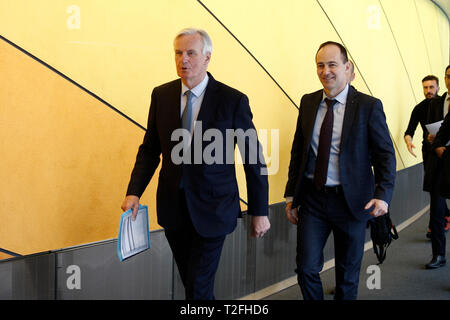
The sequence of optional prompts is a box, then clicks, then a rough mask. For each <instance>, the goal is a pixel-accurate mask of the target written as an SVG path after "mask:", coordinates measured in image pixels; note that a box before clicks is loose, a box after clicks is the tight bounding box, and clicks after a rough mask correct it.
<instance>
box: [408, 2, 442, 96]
mask: <svg viewBox="0 0 450 320" xmlns="http://www.w3.org/2000/svg"><path fill="white" fill-rule="evenodd" d="M414 3H415V5H416V7H417V11H418V13H419V17H420V24H421V26H422V29H423V34H424V39H425V44H426V48H427V51H428V55H429V57H430V60H429V61H430V68H431V72H432V73H433V74H435V75H436V76H439V79H440V80H443V79H442V77H443V75H444V74H445V67H446V66H447V65H448V63H449V57H448V55H447V56H444V55H442V53H443V49H442V47H447V50H448V44H449V38H448V36H447V38H445V39H444V38H441V35H440V34H439V30H440V28H439V19H438V16H443V13H442V12H441V11H440V10H439V9H438V8H437V7H436V6H435V5H433V3H431V1H427V0H414ZM447 23H448V22H447ZM447 30H448V24H447ZM447 35H448V31H447ZM442 36H445V33H444V34H443V35H442ZM444 91H445V86H444Z"/></svg>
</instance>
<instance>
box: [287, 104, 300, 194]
mask: <svg viewBox="0 0 450 320" xmlns="http://www.w3.org/2000/svg"><path fill="white" fill-rule="evenodd" d="M302 101H303V98H302ZM301 122H302V102H300V109H299V113H298V117H297V125H296V129H295V133H294V141H293V142H292V148H291V160H290V162H289V172H288V182H287V183H286V189H285V192H284V197H285V198H286V197H293V196H294V193H295V188H296V185H297V181H298V179H299V174H300V167H301V161H302V150H303V144H304V136H303V131H302V126H301Z"/></svg>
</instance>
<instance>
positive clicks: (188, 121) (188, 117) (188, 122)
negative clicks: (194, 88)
mask: <svg viewBox="0 0 450 320" xmlns="http://www.w3.org/2000/svg"><path fill="white" fill-rule="evenodd" d="M184 95H185V96H186V107H185V108H184V111H183V115H182V117H181V125H182V126H183V128H184V129H186V130H188V131H189V133H192V128H191V127H192V96H193V94H192V92H191V90H188V91H186V92H185V93H184Z"/></svg>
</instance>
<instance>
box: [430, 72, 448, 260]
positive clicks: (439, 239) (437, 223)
mask: <svg viewBox="0 0 450 320" xmlns="http://www.w3.org/2000/svg"><path fill="white" fill-rule="evenodd" d="M445 85H446V87H447V92H446V93H444V94H443V95H442V96H441V97H436V98H434V99H433V100H431V102H430V107H429V109H428V117H427V123H434V122H437V121H441V120H442V119H444V117H446V115H447V114H448V113H449V108H450V99H449V92H450V65H449V66H448V67H447V68H446V69H445ZM445 128H446V126H444V130H442V132H441V134H440V137H439V139H438V141H437V142H436V143H435V142H434V139H435V136H434V135H432V134H429V135H428V141H429V142H430V143H431V144H432V149H436V148H437V147H439V150H438V151H439V152H438V153H435V152H429V153H428V155H427V163H426V167H425V176H424V179H423V190H425V191H428V192H429V193H430V229H431V249H432V253H433V257H432V258H431V261H430V262H429V263H427V264H426V265H425V267H426V268H427V269H436V268H439V267H443V266H444V265H445V264H446V262H447V261H446V258H445V253H446V239H445V231H444V230H445V218H444V217H445V214H446V211H447V203H446V200H445V197H443V196H442V194H441V192H442V191H444V190H445V188H444V189H442V185H441V183H442V182H444V183H445V181H446V180H447V178H444V177H443V171H442V170H443V161H442V153H443V151H444V150H445V144H446V143H447V141H444V140H443V139H442V138H443V137H445V135H443V132H445ZM439 131H441V130H439Z"/></svg>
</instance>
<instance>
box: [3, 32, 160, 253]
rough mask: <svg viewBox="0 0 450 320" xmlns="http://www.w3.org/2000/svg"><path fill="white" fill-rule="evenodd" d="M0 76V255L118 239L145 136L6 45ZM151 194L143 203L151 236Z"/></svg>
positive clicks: (136, 128) (151, 187)
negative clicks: (122, 207) (0, 251)
mask: <svg viewBox="0 0 450 320" xmlns="http://www.w3.org/2000/svg"><path fill="white" fill-rule="evenodd" d="M0 69H1V70H2V72H1V74H0V88H1V94H0V106H1V108H0V123H1V125H0V128H1V136H2V139H1V141H0V153H1V154H2V160H1V161H2V167H3V168H4V170H1V171H0V190H1V192H0V203H1V205H2V209H1V211H0V219H1V221H2V223H1V224H0V247H2V248H5V249H7V250H10V251H13V252H17V253H20V254H28V253H33V252H38V251H44V250H49V249H58V248H62V247H68V246H72V245H76V244H80V243H87V242H93V241H99V240H104V239H110V238H115V237H117V232H118V222H119V217H120V214H121V210H120V205H121V202H122V200H123V198H124V196H125V192H126V187H127V181H128V179H129V176H130V173H131V169H132V164H133V162H134V158H135V155H136V150H137V147H138V145H139V144H140V142H141V141H142V137H143V134H144V131H143V130H142V129H140V128H138V127H137V126H136V125H134V124H132V123H131V122H130V121H128V120H126V119H125V118H123V117H122V116H120V115H119V114H118V113H117V112H115V111H113V110H112V109H110V108H108V107H105V105H104V104H103V103H101V102H99V101H98V100H96V99H94V98H93V97H92V96H91V95H89V94H87V93H85V92H84V91H82V90H80V89H79V88H78V87H76V86H74V85H73V84H72V83H70V82H69V81H67V80H65V79H64V78H62V77H60V76H59V75H58V74H56V73H54V72H53V71H50V70H49V69H48V68H46V67H44V66H43V65H41V64H39V63H37V62H36V61H35V60H33V59H31V58H30V57H28V56H27V55H25V54H23V53H22V52H20V51H19V50H17V49H16V48H14V47H12V46H10V45H9V44H7V43H6V42H4V41H0ZM154 188H155V183H152V185H151V186H150V189H153V190H154ZM153 194H154V192H153V193H151V192H149V193H147V195H146V197H144V198H143V201H144V202H146V203H148V204H149V207H150V219H151V224H150V228H151V229H155V228H159V226H158V225H157V224H156V218H155V206H154V205H153V204H154V202H155V199H154V196H150V195H153Z"/></svg>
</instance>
